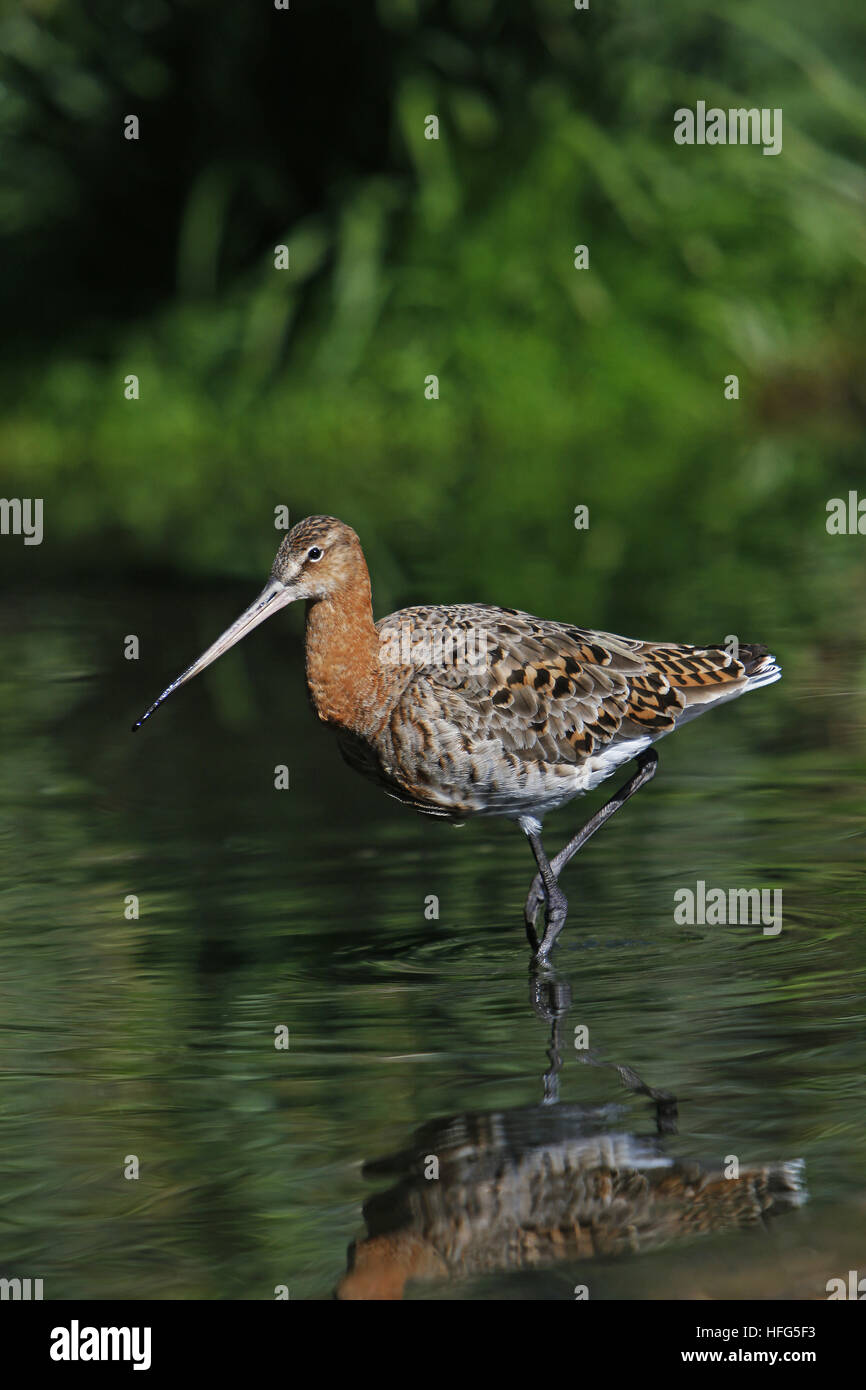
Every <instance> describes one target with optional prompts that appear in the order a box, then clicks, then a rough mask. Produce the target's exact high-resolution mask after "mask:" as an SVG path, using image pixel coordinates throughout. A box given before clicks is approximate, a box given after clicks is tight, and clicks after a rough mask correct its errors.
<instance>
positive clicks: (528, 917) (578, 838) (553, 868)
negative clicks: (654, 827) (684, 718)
mask: <svg viewBox="0 0 866 1390" xmlns="http://www.w3.org/2000/svg"><path fill="white" fill-rule="evenodd" d="M658 761H659V757H658V753H656V751H655V749H654V748H647V749H646V751H645V752H643V753H641V754H640V756H639V757H638V758H637V759H636V762H637V772H636V773H635V774H634V776H633V777H631V778H630V779H629V781H628V782H626V783H625V784H624V786H622V787H620V789H619V791H618V792H616V793H615V794H614V795H613V796H612V797H611V799H610V801H608V802H606V803H605V805H604V806H602V808H601V810H600V811H596V813H595V815H594V816H593V817H592V818H591V819H590V820H588V821H587V822H586V825H585V826H583V828H582V829H581V830H578V832H577V834H576V835H575V836H574V839H572V840H569V842H568V844H567V845H565V846H564V847H563V848H562V849H561V850H560V851H559V854H557V855H556V856H555V857H554V858H553V859H552V860H551V861H550V862H549V863H548V861H547V860H546V859H545V863H546V864H547V868H548V870H549V872H550V873H552V874H553V879H554V882H555V883H556V882H557V880H558V879H559V875H560V874H561V872H562V870H563V869H564V868H565V866H566V864H567V863H568V861H569V860H570V859H573V858H574V856H575V854H577V851H578V850H579V849H581V848H582V847H583V846H584V845H585V844H586V842H587V840H588V839H589V837H590V836H591V835H594V834H595V832H596V830H598V829H599V828H600V827H601V826H602V825H604V823H605V821H606V820H609V819H610V817H611V816H612V815H613V813H614V811H618V810H619V808H620V806H624V805H625V803H626V802H627V801H628V799H629V797H630V796H634V794H635V792H636V791H640V788H641V787H642V786H643V785H644V783H645V782H649V781H650V779H651V778H652V776H653V774H654V773H655V770H656V768H657V767H658ZM529 842H530V844H532V837H531V836H530V839H529ZM539 843H540V841H539ZM533 853H535V847H534V846H533ZM542 853H543V851H542ZM535 858H536V862H537V863H538V869H539V872H538V873H537V874H536V875H535V878H534V879H533V880H532V887H531V888H530V890H529V895H528V897H527V899H526V906H525V907H524V909H523V916H524V919H525V921H526V934H527V936H528V937H529V943H530V945H531V946H532V947H533V949H534V950H535V949H536V945H535V943H536V939H537V938H536V934H535V918H536V916H537V915H538V909H539V907H540V906H541V904H542V903H543V902H544V901H545V898H547V880H546V879H545V876H544V871H543V869H542V866H541V862H540V860H539V859H538V855H537V854H536V855H535ZM564 920H565V919H564V918H563V921H564ZM561 929H562V923H560V925H559V927H557V929H556V932H554V936H553V939H554V940H555V938H556V935H557V933H558V932H559V931H561ZM544 935H545V939H546V938H547V932H546V931H545V934H544ZM541 945H542V946H543V945H544V941H542V943H541ZM550 945H551V946H552V945H553V940H551V942H550ZM549 949H550V946H548V950H549ZM539 953H540V948H539Z"/></svg>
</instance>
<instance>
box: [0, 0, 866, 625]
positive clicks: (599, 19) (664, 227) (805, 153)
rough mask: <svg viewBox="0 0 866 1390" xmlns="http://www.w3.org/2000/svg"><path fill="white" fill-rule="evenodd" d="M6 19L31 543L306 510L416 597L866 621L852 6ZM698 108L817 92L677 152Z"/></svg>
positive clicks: (476, 5) (190, 550)
mask: <svg viewBox="0 0 866 1390" xmlns="http://www.w3.org/2000/svg"><path fill="white" fill-rule="evenodd" d="M2 10H3V12H4V13H3V22H2V31H0V44H2V49H3V53H4V59H3V72H2V81H3V91H4V100H3V102H2V105H0V138H2V140H3V145H4V160H3V169H2V173H0V266H2V269H0V314H2V320H3V323H4V327H5V332H4V335H3V343H2V353H3V357H4V359H5V360H4V372H3V423H2V432H0V460H2V466H3V471H4V488H5V490H6V492H7V495H24V496H30V495H33V489H34V486H35V483H36V481H37V480H38V483H39V491H40V495H43V496H44V498H45V506H46V528H47V539H46V543H45V545H44V547H43V548H42V550H41V551H40V552H39V553H38V555H36V554H35V553H34V552H32V551H31V553H30V554H29V555H28V556H27V561H28V566H29V567H30V568H40V569H41V568H42V567H43V566H45V567H48V566H53V567H55V568H59V567H61V566H62V567H63V569H64V570H66V567H67V566H69V565H72V566H73V567H74V568H78V569H80V568H82V567H84V568H94V567H96V568H98V570H99V572H100V573H104V572H105V571H106V569H107V568H108V567H111V568H112V569H115V570H118V571H123V570H125V571H136V570H141V569H142V568H146V569H147V570H153V569H156V568H159V569H168V570H171V571H173V572H174V573H176V574H184V575H185V574H190V575H192V574H195V575H223V574H232V575H243V576H244V577H252V576H255V577H258V576H260V575H261V574H262V572H263V571H264V570H265V569H266V567H267V566H268V565H269V563H270V559H271V556H272V552H273V550H274V549H275V544H274V542H275V539H276V540H278V539H279V537H275V536H274V535H273V531H272V526H273V507H274V505H276V504H278V503H283V504H285V505H288V506H289V507H290V508H291V512H292V515H293V517H300V516H302V515H305V514H307V513H308V512H333V513H335V514H337V515H339V516H341V517H344V518H345V519H346V520H348V521H350V522H351V523H352V524H353V525H354V526H355V527H356V529H357V530H358V531H359V532H360V534H361V536H362V538H363V540H364V543H365V545H366V547H367V549H368V551H369V553H370V556H371V561H372V567H373V573H374V580H375V586H376V593H377V597H378V601H379V604H380V611H388V610H389V609H390V608H391V607H393V606H395V605H398V604H399V603H400V602H403V601H412V602H415V601H418V600H419V599H424V600H426V601H430V600H436V599H439V600H443V601H445V600H451V599H462V600H466V599H474V598H477V599H481V600H484V599H495V600H496V601H499V602H502V603H507V604H509V605H511V606H517V607H525V608H528V609H530V610H531V611H538V610H544V609H545V608H546V610H547V611H548V612H550V613H551V615H554V616H555V615H563V616H564V615H572V614H577V615H578V616H580V617H581V620H582V621H584V622H595V623H596V624H597V625H602V624H608V625H614V626H616V625H619V626H620V627H621V628H625V629H626V630H631V631H637V632H646V634H647V635H648V636H661V637H663V636H668V635H670V636H677V637H680V638H684V639H690V638H693V639H694V640H708V639H709V637H710V636H711V635H712V634H713V633H714V632H718V631H719V625H720V626H721V629H722V631H721V635H722V636H724V635H725V634H726V633H727V632H728V631H731V630H733V631H738V632H745V629H746V627H747V626H749V627H750V629H751V627H752V625H753V624H754V622H755V621H756V618H757V616H758V612H759V609H758V608H757V605H759V604H760V603H761V602H762V600H763V599H764V597H765V596H767V595H769V596H770V597H771V599H772V601H773V604H774V606H775V607H777V608H778V609H779V610H781V611H783V612H786V613H788V614H790V615H791V617H792V618H793V620H794V621H796V622H797V623H800V624H806V625H807V626H808V627H810V628H812V627H818V626H820V627H823V628H824V629H825V631H826V632H827V635H828V637H829V636H832V637H841V636H842V635H843V634H844V633H845V631H846V625H848V624H851V623H855V624H857V627H858V631H860V632H862V619H861V616H860V614H861V612H862V604H861V602H860V595H861V593H862V590H863V579H864V556H863V547H862V545H860V544H859V542H858V541H857V540H856V539H850V540H845V539H830V538H828V537H827V536H826V533H825V531H824V520H825V512H824V508H825V504H826V501H827V499H828V498H830V497H833V496H837V495H840V494H844V493H845V491H846V490H847V488H848V487H849V486H856V483H857V480H858V477H862V467H861V466H860V450H859V443H860V433H861V431H862V427H863V419H864V411H866V398H864V386H863V380H864V353H866V347H864V335H863V332H862V324H863V320H864V311H866V295H864V281H866V272H864V259H866V234H864V217H863V212H864V195H866V177H864V172H863V169H862V167H861V161H862V154H863V146H864V136H866V99H864V97H863V83H862V76H863V64H862V57H861V55H862V51H863V45H864V42H866V15H864V14H863V13H862V11H860V10H859V9H858V7H856V6H852V5H850V4H841V3H836V0H831V3H829V4H825V5H822V6H820V7H815V6H814V5H812V4H811V3H806V0H794V3H785V4H782V3H780V2H779V0H775V2H774V3H751V4H746V5H740V4H736V3H735V4H726V5H723V6H718V5H714V4H710V3H703V0H683V3H677V4H676V5H674V6H671V5H665V4H646V3H643V0H641V3H632V4H628V3H619V4H615V5H613V6H609V7H607V6H606V7H599V8H598V9H592V10H590V11H588V12H586V13H577V12H575V11H574V10H573V9H572V8H571V7H570V5H568V4H566V3H565V0H513V2H512V3H509V0H453V3H444V2H442V0H440V2H439V3H432V0H431V2H430V3H424V0H380V3H378V4H372V3H366V2H365V0H357V2H356V3H351V4H348V3H335V0H317V3H316V4H312V3H309V4H308V3H305V2H304V0H295V2H294V4H293V6H292V9H291V11H289V12H288V13H285V12H280V13H278V12H276V11H274V9H273V7H272V6H271V5H269V4H266V3H264V0H262V2H261V3H255V4H250V5H245V6H240V5H227V4H220V3H213V0H201V2H200V3H196V0H187V2H186V3H174V4H171V3H166V2H165V0H130V3H127V4H115V3H111V2H110V0H105V3H81V0H69V2H68V3H64V4H62V5H61V4H53V3H51V0H31V3H25V4H23V5H21V4H7V5H3V6H2ZM698 99H703V100H705V101H706V102H707V103H708V104H712V103H717V104H719V105H722V106H723V107H727V106H729V105H757V106H770V107H777V106H778V107H782V109H783V111H784V147H783V153H782V155H781V156H777V157H765V156H763V155H762V154H761V152H760V150H759V149H758V148H757V147H755V148H752V147H748V148H742V147H732V148H725V147H715V148H710V147H704V148H701V147H698V146H694V147H682V146H677V145H675V144H674V142H673V111H674V110H675V109H676V108H677V107H678V106H680V105H687V106H691V107H694V105H695V102H696V101H697V100H698ZM129 112H134V113H136V114H138V115H139V117H140V121H141V138H140V140H139V141H138V142H131V141H127V140H125V139H124V138H123V117H124V115H125V114H127V113H129ZM430 112H434V113H437V114H438V115H439V117H440V123H441V133H440V139H439V141H438V142H435V141H428V140H425V139H424V138H423V128H424V126H423V123H424V116H425V115H426V114H427V113H430ZM279 243H285V244H287V245H288V246H289V247H290V251H291V269H290V270H289V271H287V272H286V271H277V270H275V269H274V268H273V248H274V246H275V245H276V244H279ZM578 243H586V244H587V245H588V246H589V248H590V266H591V268H590V270H589V271H576V270H575V269H574V268H573V251H572V248H573V247H574V246H575V245H576V244H578ZM128 373H135V374H136V375H138V376H139V378H140V382H141V399H140V400H139V401H138V402H128V401H126V400H125V399H124V395H123V381H124V378H125V376H126V375H127V374H128ZM429 373H435V374H437V375H438V376H439V379H440V389H441V396H440V399H439V400H438V401H427V400H425V398H424V386H423V383H424V379H425V377H426V376H427V375H428V374H429ZM728 373H736V374H737V375H738V376H739V378H740V400H739V402H730V401H726V400H725V399H724V397H723V380H724V377H725V376H726V375H727V374H728ZM579 503H583V504H586V505H588V506H589V508H590V517H591V526H590V530H589V531H588V532H586V533H578V532H575V530H574V528H573V524H572V518H573V512H574V507H575V506H576V505H577V504H579ZM97 545H98V550H97V549H96V548H95V547H96V546H97ZM10 554H14V552H13V551H12V548H11V547H10V546H9V545H8V544H7V545H4V546H3V547H2V556H3V558H4V560H5V561H6V562H7V563H8V562H9V557H10ZM15 558H18V557H17V556H15ZM696 614H700V616H701V626H702V627H704V626H705V628H706V630H705V631H699V632H695V631H694V625H695V615H696ZM663 618H664V619H665V620H666V621H667V622H668V623H669V625H672V626H671V628H670V632H669V633H668V632H665V631H661V630H659V631H657V630H656V629H657V627H658V624H659V622H660V621H661V620H662V619H663ZM731 622H733V623H734V627H733V628H731V627H730V624H731ZM758 635H759V636H763V634H758Z"/></svg>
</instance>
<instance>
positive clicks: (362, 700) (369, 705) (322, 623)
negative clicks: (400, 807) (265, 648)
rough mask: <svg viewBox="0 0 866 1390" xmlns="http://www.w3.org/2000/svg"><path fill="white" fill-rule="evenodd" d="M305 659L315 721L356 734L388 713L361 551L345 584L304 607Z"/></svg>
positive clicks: (369, 729)
mask: <svg viewBox="0 0 866 1390" xmlns="http://www.w3.org/2000/svg"><path fill="white" fill-rule="evenodd" d="M306 657H307V688H308V689H309V692H310V699H311V700H312V702H313V706H314V708H315V711H316V713H317V715H318V716H319V718H320V719H321V720H323V721H324V722H325V723H327V724H334V725H336V726H337V727H338V728H340V729H348V730H350V731H351V732H352V733H356V734H369V733H371V732H373V731H374V730H375V729H377V728H378V726H379V724H380V723H381V721H382V717H383V715H384V714H385V712H386V711H385V710H383V709H382V707H381V703H382V702H381V664H380V661H379V637H378V633H377V632H376V628H375V626H374V624H373V601H372V595H371V593H370V576H369V573H368V571H367V565H366V561H365V560H364V557H363V555H362V554H361V553H360V548H359V552H358V554H357V556H356V557H355V558H354V563H353V564H352V568H351V571H350V572H349V573H348V574H347V576H346V580H345V582H344V583H343V584H342V585H341V586H340V587H339V588H338V589H336V590H335V591H334V592H333V593H331V594H329V595H328V597H327V598H320V599H310V600H309V602H308V603H307V630H306Z"/></svg>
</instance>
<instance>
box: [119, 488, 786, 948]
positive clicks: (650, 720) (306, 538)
mask: <svg viewBox="0 0 866 1390" xmlns="http://www.w3.org/2000/svg"><path fill="white" fill-rule="evenodd" d="M298 599H305V600H306V603H307V615H306V643H305V645H306V670H307V688H308V691H309V694H310V698H311V700H312V703H313V708H314V709H315V711H316V714H317V715H318V717H319V719H321V720H322V722H323V723H324V724H327V725H329V726H330V727H331V728H333V729H334V730H335V732H336V734H337V737H338V740H339V745H340V749H341V751H342V753H343V756H344V757H345V759H346V761H347V762H348V763H349V764H350V766H351V767H353V768H355V769H356V771H358V772H360V773H362V774H363V775H364V776H366V777H369V778H371V779H372V780H373V781H375V782H377V783H378V784H379V785H380V786H382V787H383V788H384V790H385V791H386V792H387V793H388V794H389V795H391V796H394V797H396V798H397V800H399V801H402V802H405V803H406V804H407V805H409V806H412V807H414V808H415V809H416V810H418V811H423V812H425V813H426V814H428V815H434V816H442V817H445V818H446V819H449V820H464V819H466V818H467V817H469V816H506V817H508V818H509V819H511V820H516V821H517V823H518V825H519V826H520V828H521V830H522V831H523V833H524V834H525V835H526V837H527V839H528V840H529V843H530V846H531V848H532V852H533V855H534V856H535V862H536V864H537V866H538V873H537V874H536V876H535V878H534V879H533V882H532V886H531V888H530V890H529V895H528V897H527V899H526V905H525V908H524V916H525V921H526V932H527V936H528V937H529V941H530V944H531V946H532V949H533V952H534V957H533V958H534V960H535V961H537V962H544V961H546V959H547V957H548V955H549V953H550V949H551V947H552V946H553V943H554V941H555V940H556V938H557V936H558V935H559V933H560V931H561V930H562V927H563V925H564V923H565V918H566V913H567V911H568V902H567V900H566V897H565V894H564V893H563V891H562V889H561V888H560V886H559V875H560V873H561V871H562V869H563V868H564V866H565V865H566V864H567V863H568V861H569V860H570V859H571V858H572V857H573V856H574V855H575V854H576V853H577V851H578V850H579V849H580V848H581V847H582V846H583V845H584V844H585V843H586V841H587V840H588V839H589V837H590V835H593V834H594V833H595V831H596V830H598V828H599V826H601V825H603V824H604V822H605V821H606V820H608V819H609V817H610V816H612V815H613V813H614V811H617V810H619V808H620V806H623V805H624V804H625V802H626V801H628V799H629V797H631V796H633V795H634V793H635V792H636V791H637V790H638V789H639V788H640V787H642V786H643V785H644V783H645V782H648V781H649V780H650V778H651V777H652V776H653V773H654V772H655V770H656V764H657V762H658V756H657V754H656V752H655V750H654V749H653V748H652V747H651V745H652V744H653V743H655V742H656V740H657V739H659V738H661V737H663V735H664V734H667V733H670V732H671V730H672V729H675V728H677V726H678V725H679V724H682V723H683V722H685V720H687V719H692V718H693V717H694V716H695V715H697V714H701V713H703V711H704V710H705V709H706V708H707V707H708V706H709V705H711V704H721V703H722V702H723V701H724V700H731V699H734V698H735V697H736V696H737V695H741V694H742V693H743V691H744V690H752V689H756V688H757V687H758V686H761V685H768V684H770V682H771V681H775V680H778V679H779V676H780V675H781V671H780V669H779V667H778V666H777V665H776V663H775V659H774V658H773V657H772V656H771V655H770V654H769V653H768V651H767V649H766V647H760V646H755V645H746V644H743V643H741V644H740V647H739V653H738V656H737V657H734V656H733V655H731V653H730V652H729V651H728V650H727V649H726V648H725V647H723V646H709V647H687V646H678V645H676V644H674V643H668V642H666V643H656V642H639V641H635V640H633V639H631V638H628V637H615V636H613V635H611V634H610V633H606V632H591V631H589V630H587V629H586V628H581V627H571V626H570V625H569V624H568V623H556V622H549V621H547V620H546V619H544V618H534V617H532V616H531V615H530V614H529V613H520V612H518V611H517V610H516V609H514V608H488V607H486V606H485V605H484V604H480V603H468V604H458V605H454V606H449V607H435V608H404V609H401V610H400V611H399V612H397V613H392V614H391V615H390V616H389V617H387V618H381V619H380V620H379V622H374V620H373V606H372V597H371V591H370V575H369V572H368V570H367V564H366V561H365V559H364V552H363V551H362V549H361V543H360V541H359V540H358V537H357V535H356V534H355V532H354V531H353V530H352V528H351V527H350V526H347V525H346V524H345V523H344V522H342V521H338V520H337V519H336V517H332V516H311V517H307V519H306V520H305V521H301V522H299V523H298V524H297V526H294V527H293V528H292V530H291V531H289V533H288V534H287V535H286V537H285V539H284V540H283V542H282V544H281V546H280V548H279V550H278V551H277V555H276V559H275V560H274V564H273V568H272V570H271V575H270V578H269V580H268V582H267V584H266V585H265V587H264V589H263V590H262V592H261V593H260V594H259V596H258V598H257V599H256V600H255V602H254V603H252V604H251V605H250V607H249V608H248V609H247V610H246V612H245V613H242V614H241V616H240V617H239V618H238V620H237V622H235V623H233V625H232V626H231V627H230V628H228V629H227V630H226V631H225V632H224V633H223V634H222V636H221V637H218V638H217V640H216V642H214V644H213V646H211V647H208V649H207V651H206V652H204V654H203V655H202V656H200V657H199V659H198V661H195V662H193V664H192V666H189V667H188V668H187V670H185V671H184V672H183V674H182V675H180V676H178V678H177V680H176V681H173V682H172V684H171V685H170V686H168V688H167V689H166V690H164V691H163V693H162V694H161V695H160V697H159V699H158V700H156V701H155V702H154V703H153V704H152V705H151V707H150V709H149V710H148V711H147V713H146V714H144V715H143V716H142V718H141V719H139V721H138V723H137V724H135V725H134V726H133V727H134V728H135V729H138V728H140V726H141V725H142V724H143V723H144V721H145V719H147V718H148V717H149V716H150V715H151V714H152V713H153V711H154V710H155V709H156V708H157V707H158V706H159V705H161V704H162V702H163V700H165V699H166V698H167V697H168V696H169V695H171V693H172V692H173V691H174V690H177V688H178V686H180V685H183V684H184V683H185V682H186V681H188V680H191V679H192V677H193V676H197V675H198V673H199V672H200V671H203V670H204V669H205V667H206V666H210V664H211V662H213V661H216V659H217V657H219V656H221V655H222V654H223V652H225V651H228V649H229V647H232V646H234V644H235V643H236V642H238V641H240V639H241V638H242V637H245V636H246V634H247V633H248V632H252V630H253V628H254V627H257V626H258V624H259V623H261V622H264V620H265V619H266V618H269V617H271V615H272V614H274V613H276V612H277V611H278V609H280V608H284V607H285V606H286V604H289V603H294V602H295V601H296V600H298ZM632 758H634V759H635V760H636V762H637V771H636V772H635V774H634V775H633V776H632V777H631V778H630V779H629V781H627V782H626V783H625V785H624V786H622V787H621V788H620V790H619V791H618V792H617V793H616V795H615V796H613V797H612V798H611V800H610V801H608V802H607V804H606V805H604V806H603V807H602V808H601V810H600V811H597V812H596V814H595V815H594V816H593V817H592V819H591V820H589V821H587V823H586V825H584V826H583V828H582V829H581V830H579V831H578V833H577V834H576V835H575V836H574V838H573V839H571V840H569V842H568V844H567V845H565V846H564V848H563V849H561V850H560V851H559V853H558V854H557V855H555V856H554V857H553V858H552V859H548V857H547V855H546V853H545V851H544V846H543V845H542V842H541V826H542V821H543V819H544V816H545V815H546V814H547V812H548V811H553V810H555V809H556V808H557V807H559V806H562V805H564V804H565V802H567V801H570V800H571V799H572V797H575V796H578V795H580V794H582V793H583V792H587V791H591V790H592V789H593V788H594V787H597V786H598V785H599V783H600V782H603V781H604V780H605V778H607V777H609V776H610V775H611V773H612V772H614V770H615V769H616V768H617V767H619V766H620V764H621V763H625V762H628V761H629V760H630V759H632ZM542 903H544V904H545V929H544V933H543V935H542V937H541V940H540V941H539V939H538V936H537V934H536V931H535V919H536V917H537V915H538V909H539V907H540V906H541V904H542Z"/></svg>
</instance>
